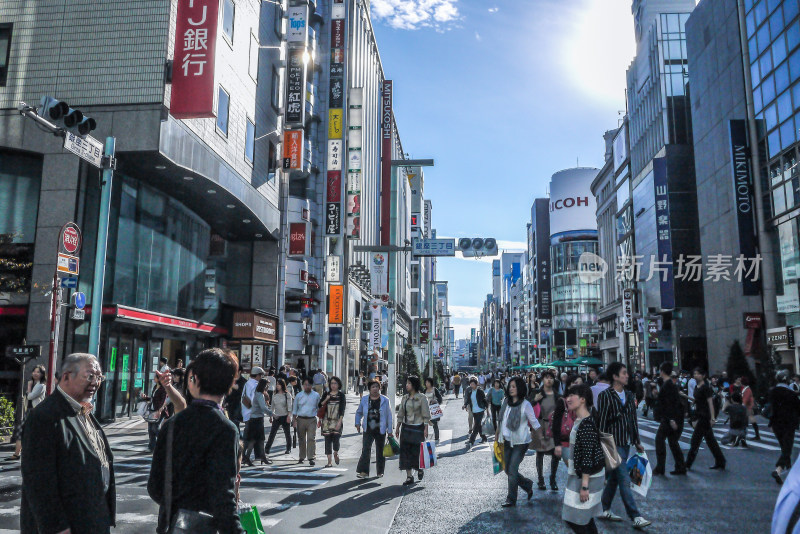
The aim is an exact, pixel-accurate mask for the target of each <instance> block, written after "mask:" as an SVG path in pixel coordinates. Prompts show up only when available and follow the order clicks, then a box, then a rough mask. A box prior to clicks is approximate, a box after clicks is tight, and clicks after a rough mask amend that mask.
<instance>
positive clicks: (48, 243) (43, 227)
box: [27, 152, 91, 369]
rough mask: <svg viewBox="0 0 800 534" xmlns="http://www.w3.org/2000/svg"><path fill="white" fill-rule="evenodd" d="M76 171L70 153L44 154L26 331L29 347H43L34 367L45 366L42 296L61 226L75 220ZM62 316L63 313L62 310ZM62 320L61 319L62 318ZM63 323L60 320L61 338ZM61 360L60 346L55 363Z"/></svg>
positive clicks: (46, 305)
mask: <svg viewBox="0 0 800 534" xmlns="http://www.w3.org/2000/svg"><path fill="white" fill-rule="evenodd" d="M79 169H80V160H79V159H78V158H77V157H76V156H74V155H73V154H71V153H69V152H65V153H55V154H45V156H44V158H43V163H42V182H41V190H40V193H39V215H38V218H37V221H36V244H35V248H34V257H33V261H34V264H33V274H32V277H31V283H32V287H31V296H30V305H29V306H28V332H27V342H28V344H29V345H41V346H42V358H41V361H37V362H36V363H37V364H38V363H41V364H44V365H47V354H48V350H47V347H48V345H49V343H50V303H51V300H50V299H51V297H50V295H46V294H45V293H46V292H48V291H49V289H50V287H51V286H52V283H53V274H54V273H55V270H56V261H57V257H58V239H59V235H60V233H61V227H62V226H63V225H64V224H65V223H68V222H70V221H73V220H74V219H75V209H76V208H75V206H76V201H77V194H78V175H79ZM90 267H91V266H90ZM62 313H65V312H64V311H63V310H62ZM64 318H65V317H64V316H62V319H64ZM65 323H66V321H65V320H62V323H61V324H62V332H61V334H62V336H63V326H64V324H65ZM62 339H63V338H62ZM63 357H64V351H63V347H62V348H61V350H59V354H58V358H57V362H60V361H61V358H63ZM29 365H34V364H33V363H31V364H29ZM56 369H58V364H57V365H56Z"/></svg>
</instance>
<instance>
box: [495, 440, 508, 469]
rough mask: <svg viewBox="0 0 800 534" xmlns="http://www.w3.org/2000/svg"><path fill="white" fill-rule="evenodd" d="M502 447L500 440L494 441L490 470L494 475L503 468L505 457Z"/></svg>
mask: <svg viewBox="0 0 800 534" xmlns="http://www.w3.org/2000/svg"><path fill="white" fill-rule="evenodd" d="M504 448H505V446H504V445H503V442H502V441H495V442H494V448H493V449H492V470H493V473H494V474H495V475H496V474H497V473H499V472H500V471H504V470H505V459H504V457H503V453H504Z"/></svg>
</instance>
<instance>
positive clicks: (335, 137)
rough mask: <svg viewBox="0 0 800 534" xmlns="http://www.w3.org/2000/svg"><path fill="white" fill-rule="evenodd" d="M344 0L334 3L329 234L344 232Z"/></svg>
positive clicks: (327, 208) (327, 196) (327, 202)
mask: <svg viewBox="0 0 800 534" xmlns="http://www.w3.org/2000/svg"><path fill="white" fill-rule="evenodd" d="M345 14H346V13H345V4H344V0H333V2H332V4H331V60H330V71H329V75H330V84H329V89H328V161H327V163H328V165H327V169H328V177H327V178H328V179H327V187H326V191H325V235H326V236H338V235H340V234H341V233H342V192H341V189H342V160H343V159H344V158H345V156H344V154H345V149H344V132H343V130H344V103H345V98H344V88H345V80H344V65H345V63H344V59H345V58H344V56H345V49H346V40H345V30H346V21H345Z"/></svg>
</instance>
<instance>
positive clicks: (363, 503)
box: [300, 483, 424, 528]
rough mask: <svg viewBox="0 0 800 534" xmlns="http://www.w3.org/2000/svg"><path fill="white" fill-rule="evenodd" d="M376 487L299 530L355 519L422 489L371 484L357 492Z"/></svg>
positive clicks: (352, 498)
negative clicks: (339, 520)
mask: <svg viewBox="0 0 800 534" xmlns="http://www.w3.org/2000/svg"><path fill="white" fill-rule="evenodd" d="M376 486H377V487H380V489H376V490H375V491H369V492H367V493H360V494H356V495H351V496H350V497H348V498H347V499H345V500H344V501H341V502H338V503H336V504H335V505H333V506H331V507H330V508H328V509H327V510H325V512H324V513H323V515H321V516H319V517H315V518H314V519H312V520H311V521H309V522H307V523H305V524H303V525H301V526H300V528H319V527H322V526H325V525H327V524H329V523H332V522H333V521H336V520H337V519H348V518H353V517H357V516H359V515H361V514H362V513H364V512H371V511H374V510H375V508H377V507H379V506H385V505H387V504H390V503H391V502H392V500H394V499H396V498H397V497H400V496H401V495H408V494H411V493H415V492H417V491H421V490H422V489H423V488H424V487H423V486H413V487H411V488H410V489H408V490H406V489H405V488H404V487H403V486H401V485H392V486H380V485H378V484H375V483H371V484H367V485H364V486H361V487H359V488H358V489H359V490H361V489H367V488H370V489H371V488H373V487H376ZM339 487H341V486H339Z"/></svg>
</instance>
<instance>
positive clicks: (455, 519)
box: [0, 395, 800, 534]
mask: <svg viewBox="0 0 800 534" xmlns="http://www.w3.org/2000/svg"><path fill="white" fill-rule="evenodd" d="M449 398H450V399H451V400H450V401H448V402H446V404H445V407H444V413H445V415H444V419H443V420H442V423H441V425H440V427H441V441H440V443H439V446H438V453H439V459H440V463H439V465H438V466H437V467H435V468H433V469H431V470H429V471H428V472H427V474H426V476H425V480H424V481H423V482H422V483H419V484H416V485H415V486H413V487H411V488H405V487H403V486H402V485H401V483H402V481H403V480H404V478H405V477H404V474H402V473H401V472H400V471H399V469H398V468H397V458H396V457H395V458H394V459H390V460H388V462H387V467H386V476H385V477H384V478H382V479H377V478H375V477H374V474H375V473H374V466H373V473H372V474H373V477H372V478H370V479H367V480H358V479H356V478H355V467H356V462H357V458H358V456H359V454H360V450H361V436H360V435H358V434H356V432H355V429H354V425H353V418H354V412H355V403H356V401H357V399H356V397H353V396H351V397H349V398H348V414H347V416H346V419H345V435H344V436H343V438H342V450H341V453H340V456H341V459H342V460H341V463H340V465H338V466H334V467H333V468H324V467H322V466H323V465H324V464H325V460H324V459H323V458H324V457H323V456H322V455H321V453H322V450H323V442H322V440H321V439H318V441H317V451H318V453H317V454H318V456H317V459H318V462H317V465H316V466H315V467H310V466H309V465H308V464H304V465H297V464H296V459H297V449H293V451H292V454H291V455H288V456H287V455H285V454H283V451H284V450H285V443H284V441H283V437H282V433H281V434H279V436H278V438H277V440H276V443H275V445H274V446H273V451H274V452H273V454H272V455H271V457H272V458H273V460H274V462H275V463H274V465H272V466H263V467H261V466H256V467H252V468H245V469H244V470H243V473H242V478H243V482H242V497H243V499H244V500H245V501H246V502H248V503H250V504H252V505H255V506H256V507H257V508H258V510H259V511H260V513H261V516H262V518H263V520H264V525H265V526H266V527H267V528H268V530H269V531H272V532H280V533H289V532H300V531H303V532H323V531H325V532H328V533H329V532H358V533H359V534H362V533H363V534H368V533H381V534H383V533H385V532H387V531H388V532H391V533H392V534H406V533H408V534H411V533H418V532H436V533H437V534H448V533H459V534H461V533H476V534H477V533H481V534H483V533H489V532H491V533H506V532H537V533H562V532H567V529H565V528H564V526H563V523H562V522H561V520H560V517H561V499H562V495H563V494H562V493H561V492H551V491H549V490H547V491H538V490H537V491H536V493H535V494H534V498H533V500H532V501H531V502H523V501H522V499H521V501H520V505H519V506H518V507H517V508H514V509H503V508H501V507H500V504H501V503H502V502H503V500H504V499H505V492H506V477H505V475H503V474H499V475H495V476H493V475H492V471H491V456H490V447H491V442H490V443H487V444H484V445H476V446H475V447H474V448H472V449H471V450H467V449H466V448H465V447H464V441H465V439H466V434H467V418H466V415H465V413H464V412H463V411H462V410H461V400H460V399H459V400H458V401H455V400H453V399H452V395H450V396H449ZM640 428H641V434H642V438H643V442H644V445H645V448H646V449H647V450H648V451H649V455H650V457H651V458H653V457H654V455H655V453H654V452H653V451H654V441H653V438H654V437H655V429H656V425H655V424H654V423H653V422H652V421H650V420H647V419H645V418H643V417H641V415H640ZM763 430H765V431H762V441H761V442H760V443H759V442H753V441H751V442H750V445H751V448H750V449H749V450H742V449H730V448H727V449H726V450H725V451H724V452H725V454H726V456H727V459H728V470H727V471H726V472H722V473H719V472H711V471H708V470H707V467H708V466H709V465H711V463H712V462H713V460H712V458H711V454H710V453H709V452H708V451H707V450H705V449H704V450H703V451H701V453H700V456H699V457H698V460H697V462H696V464H695V467H694V470H693V471H692V472H691V473H690V474H689V475H688V476H687V477H685V478H682V477H668V478H666V479H664V478H657V479H656V480H655V481H654V483H653V486H652V488H651V490H650V493H649V494H648V496H647V498H646V499H638V503H639V506H640V510H641V513H642V515H644V516H645V517H646V518H648V519H650V520H651V521H653V525H652V526H651V527H648V528H647V531H648V532H652V533H656V532H658V533H674V532H681V533H687V534H691V533H707V532H715V531H721V532H744V533H766V532H769V524H770V518H771V514H772V508H773V506H774V503H775V498H776V496H777V493H778V487H777V485H776V484H775V482H774V481H773V480H772V479H771V478H770V476H769V473H770V471H771V469H772V466H773V465H774V462H775V460H776V459H777V456H778V452H777V451H778V447H777V440H775V438H774V435H773V434H772V433H771V432H769V431H768V429H766V428H765V429H763ZM715 432H716V433H717V435H718V436H721V435H722V433H723V431H722V425H721V424H719V425H718V426H717V428H716V429H715ZM106 433H107V435H108V436H109V440H110V442H111V443H112V447H113V449H114V451H115V459H116V461H115V465H116V472H117V487H118V492H119V494H118V526H117V528H116V529H114V532H115V533H140V532H150V531H152V528H153V525H155V522H156V514H157V507H156V506H155V504H154V503H153V502H152V501H151V500H150V498H149V497H148V495H147V490H146V484H147V477H148V473H149V467H150V457H149V455H148V454H147V451H146V444H147V438H146V429H145V427H144V425H143V424H142V423H141V422H139V421H137V420H131V421H125V422H120V423H116V424H114V425H110V426H109V427H107V428H106ZM690 436H691V431H690V430H687V431H685V432H684V435H683V438H682V440H681V445H682V447H683V448H684V449H688V447H689V437H690ZM798 444H800V440H798ZM275 451H277V452H275ZM0 454H7V453H6V450H4V451H3V452H2V453H0ZM653 459H654V458H653ZM671 467H672V463H671V459H670V460H668V468H669V469H671ZM522 471H523V473H524V474H525V475H526V476H528V477H531V478H534V479H535V478H536V472H535V471H536V468H535V458H534V456H533V455H532V454H529V456H528V457H526V459H525V460H524V462H523V464H522ZM548 474H549V462H548V461H547V460H545V476H546V477H547V476H548ZM565 478H566V471H565V469H564V467H563V465H561V466H560V467H559V471H558V478H557V479H558V484H559V486H560V487H562V488H563V486H564V481H565ZM19 483H20V478H19V463H18V462H0V534H6V533H10V532H17V531H18V530H17V529H18V525H19ZM613 509H614V511H615V512H616V513H617V514H619V515H622V516H624V515H625V514H624V509H623V507H622V503H621V501H620V500H619V498H617V499H616V500H615V503H614V507H613ZM600 530H601V532H630V531H631V527H630V522H628V521H625V522H622V523H604V522H603V523H600Z"/></svg>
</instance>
